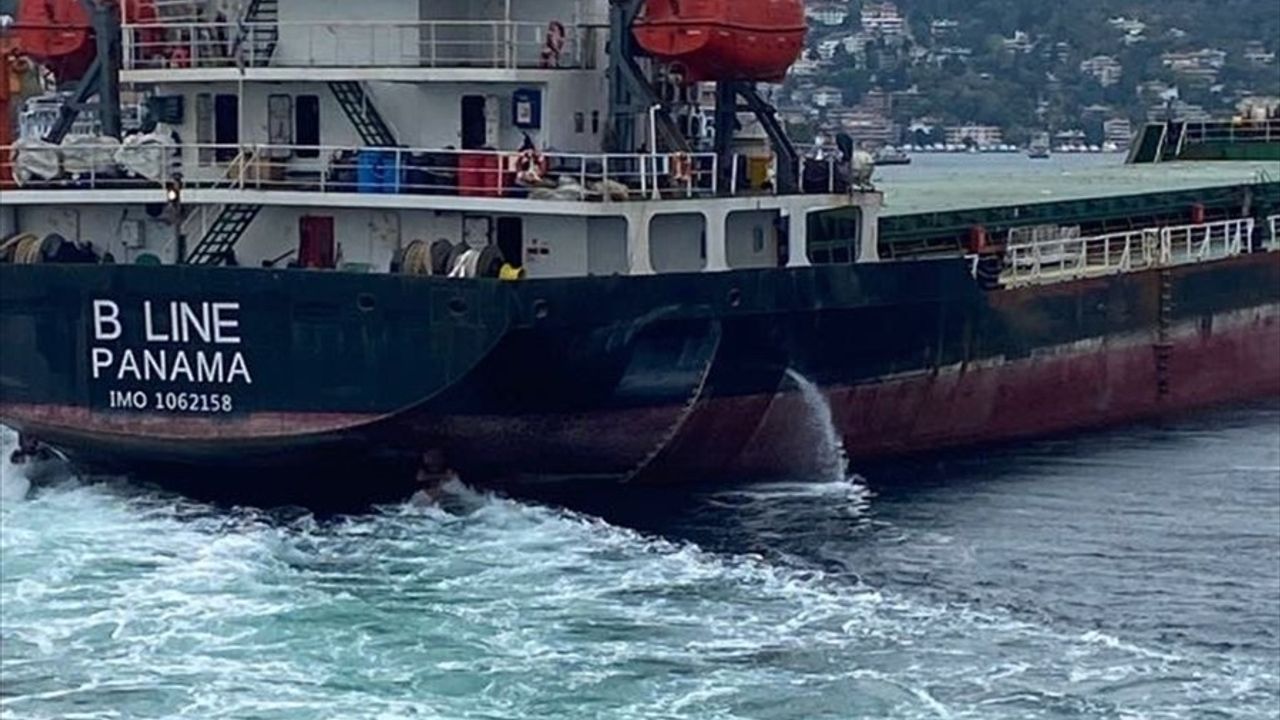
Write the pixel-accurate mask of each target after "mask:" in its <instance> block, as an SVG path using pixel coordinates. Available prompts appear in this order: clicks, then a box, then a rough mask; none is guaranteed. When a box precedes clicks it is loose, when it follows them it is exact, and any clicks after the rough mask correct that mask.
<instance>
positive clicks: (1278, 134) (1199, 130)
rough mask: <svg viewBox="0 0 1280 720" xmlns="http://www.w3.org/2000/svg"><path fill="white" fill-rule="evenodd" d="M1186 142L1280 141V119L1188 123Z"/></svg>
mask: <svg viewBox="0 0 1280 720" xmlns="http://www.w3.org/2000/svg"><path fill="white" fill-rule="evenodd" d="M1186 142H1187V143H1194V144H1203V143H1218V142H1225V143H1255V142H1256V143H1271V142H1280V120H1277V119H1266V120H1249V119H1241V120H1230V121H1228V120H1218V121H1207V122H1189V123H1187V124H1186Z"/></svg>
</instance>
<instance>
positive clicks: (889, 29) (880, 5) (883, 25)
mask: <svg viewBox="0 0 1280 720" xmlns="http://www.w3.org/2000/svg"><path fill="white" fill-rule="evenodd" d="M861 20H862V29H863V31H864V32H868V33H871V34H873V35H879V36H881V37H886V38H896V37H902V36H903V35H905V34H906V32H907V21H906V18H904V17H902V14H901V13H900V12H898V6H897V5H895V4H893V3H892V2H868V3H866V4H864V5H863V6H862V13H861Z"/></svg>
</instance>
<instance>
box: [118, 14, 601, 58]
mask: <svg viewBox="0 0 1280 720" xmlns="http://www.w3.org/2000/svg"><path fill="white" fill-rule="evenodd" d="M595 32H596V30H595V29H594V28H588V27H576V26H569V25H560V24H558V23H557V24H556V25H555V27H553V26H552V24H550V23H532V22H515V21H502V20H491V21H452V20H437V21H430V22H367V21H366V22H361V21H358V20H343V21H341V22H337V21H335V22H288V23H263V22H244V23H236V22H202V23H153V24H140V25H131V26H129V27H127V28H125V29H124V33H125V38H124V39H125V53H124V66H125V69H126V70H151V69H169V68H176V69H185V68H220V67H223V68H225V67H239V66H241V65H243V66H245V67H263V66H266V65H271V66H273V67H300V68H301V67H317V68H333V67H424V68H495V69H518V68H530V69H532V68H547V69H551V68H582V67H588V66H589V65H590V64H591V63H592V60H593V58H592V57H591V55H592V53H591V49H592V47H593V45H592V43H591V40H592V39H593V33H595Z"/></svg>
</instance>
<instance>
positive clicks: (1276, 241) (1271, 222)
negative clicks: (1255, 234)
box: [1267, 215, 1280, 250]
mask: <svg viewBox="0 0 1280 720" xmlns="http://www.w3.org/2000/svg"><path fill="white" fill-rule="evenodd" d="M1267 225H1268V226H1270V228H1271V235H1270V237H1269V238H1268V240H1267V248H1268V249H1270V250H1280V215H1270V216H1268V217H1267Z"/></svg>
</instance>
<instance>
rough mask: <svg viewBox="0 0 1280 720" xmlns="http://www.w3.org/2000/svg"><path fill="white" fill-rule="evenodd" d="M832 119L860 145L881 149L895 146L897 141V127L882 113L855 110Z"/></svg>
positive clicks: (841, 112)
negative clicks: (881, 147) (886, 146)
mask: <svg viewBox="0 0 1280 720" xmlns="http://www.w3.org/2000/svg"><path fill="white" fill-rule="evenodd" d="M831 119H833V120H834V121H835V122H836V123H837V124H838V125H839V128H840V130H842V131H843V132H845V133H847V134H848V135H849V137H851V138H853V140H854V142H855V143H857V144H860V145H867V146H873V147H880V146H883V145H893V144H894V141H895V140H897V136H898V130H897V126H896V125H895V124H894V122H893V121H892V120H890V119H889V118H887V117H885V116H884V115H881V114H880V113H876V112H867V111H866V110H862V109H857V108H855V109H852V110H842V111H840V112H839V113H838V114H833V115H832V116H831Z"/></svg>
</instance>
